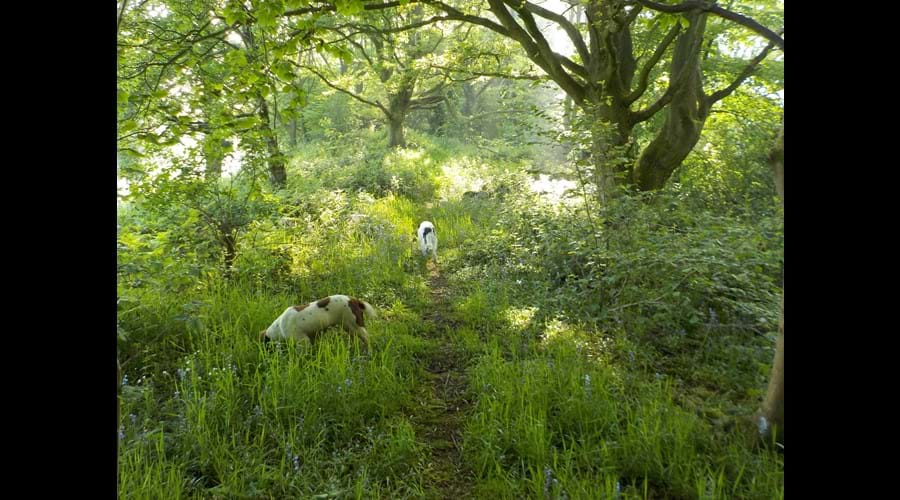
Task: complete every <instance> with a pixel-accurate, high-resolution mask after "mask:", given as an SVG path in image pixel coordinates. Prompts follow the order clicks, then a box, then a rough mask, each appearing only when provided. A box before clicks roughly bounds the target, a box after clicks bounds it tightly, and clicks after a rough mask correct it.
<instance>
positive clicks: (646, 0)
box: [626, 0, 784, 50]
mask: <svg viewBox="0 0 900 500" xmlns="http://www.w3.org/2000/svg"><path fill="white" fill-rule="evenodd" d="M626 3H630V4H635V3H638V4H641V5H643V6H645V7H648V8H650V9H653V10H655V11H658V12H666V13H669V14H674V13H678V12H688V11H691V10H700V11H702V12H709V13H711V14H715V15H717V16H719V17H721V18H723V19H728V20H729V21H733V22H735V23H737V24H740V25H741V26H744V27H745V28H749V29H751V30H753V31H755V32H756V33H757V34H759V35H760V36H763V37H765V38H767V39H768V40H769V41H770V42H772V43H774V44H775V45H777V46H778V48H779V49H781V50H784V38H782V37H781V36H779V35H778V34H776V33H775V32H774V31H772V30H770V29H769V28H766V27H765V26H763V25H761V24H759V23H758V22H756V21H754V20H753V19H751V18H749V17H747V16H745V15H742V14H738V13H737V12H732V11H730V10H727V9H724V8H722V7H720V6H718V5H716V3H715V2H707V1H704V0H685V1H684V2H682V3H680V4H678V5H666V4H662V3H659V2H654V1H652V0H628V1H627V2H626Z"/></svg>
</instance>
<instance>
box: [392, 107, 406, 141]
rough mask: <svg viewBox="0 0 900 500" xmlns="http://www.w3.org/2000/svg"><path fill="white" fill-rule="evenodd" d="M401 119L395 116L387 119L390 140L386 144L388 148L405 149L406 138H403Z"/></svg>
mask: <svg viewBox="0 0 900 500" xmlns="http://www.w3.org/2000/svg"><path fill="white" fill-rule="evenodd" d="M403 118H404V117H402V116H399V117H398V116H396V115H394V116H393V117H391V118H389V119H388V122H389V124H390V139H389V142H388V146H389V147H392V148H396V147H401V148H405V147H406V138H405V137H404V136H403Z"/></svg>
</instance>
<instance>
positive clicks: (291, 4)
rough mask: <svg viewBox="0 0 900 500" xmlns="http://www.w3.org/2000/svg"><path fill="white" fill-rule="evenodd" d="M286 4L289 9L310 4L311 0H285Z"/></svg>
mask: <svg viewBox="0 0 900 500" xmlns="http://www.w3.org/2000/svg"><path fill="white" fill-rule="evenodd" d="M284 5H285V7H287V8H288V9H299V8H301V7H306V6H307V5H309V0H285V2H284Z"/></svg>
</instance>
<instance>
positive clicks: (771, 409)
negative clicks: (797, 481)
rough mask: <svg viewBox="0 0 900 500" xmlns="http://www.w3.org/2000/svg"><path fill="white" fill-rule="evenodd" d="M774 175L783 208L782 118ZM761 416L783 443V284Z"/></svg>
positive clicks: (775, 155)
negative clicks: (770, 367)
mask: <svg viewBox="0 0 900 500" xmlns="http://www.w3.org/2000/svg"><path fill="white" fill-rule="evenodd" d="M769 159H770V161H771V162H772V169H773V170H774V173H775V188H776V189H777V190H778V196H779V198H781V206H782V207H783V206H784V118H782V120H781V129H780V130H779V131H778V139H777V141H776V143H775V147H774V148H773V149H772V154H771V156H770V157H769ZM762 416H763V417H765V419H766V421H767V423H768V425H767V426H765V427H763V428H764V429H765V430H767V428H768V427H769V426H774V427H775V429H776V439H777V440H778V441H779V442H781V443H784V284H783V283H782V287H781V312H780V317H779V319H778V340H777V341H776V342H775V359H774V361H773V362H772V374H771V377H770V378H769V390H768V392H767V393H766V400H765V401H764V402H763V405H762Z"/></svg>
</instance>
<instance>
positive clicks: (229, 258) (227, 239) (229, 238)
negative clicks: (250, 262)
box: [222, 232, 237, 271]
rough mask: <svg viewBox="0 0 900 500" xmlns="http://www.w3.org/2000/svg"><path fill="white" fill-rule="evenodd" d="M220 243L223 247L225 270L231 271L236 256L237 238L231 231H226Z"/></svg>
mask: <svg viewBox="0 0 900 500" xmlns="http://www.w3.org/2000/svg"><path fill="white" fill-rule="evenodd" d="M222 244H223V245H224V247H225V270H226V271H231V268H232V266H233V265H234V259H235V258H237V239H236V238H235V235H234V234H233V233H231V232H227V233H225V234H224V235H223V238H222Z"/></svg>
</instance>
